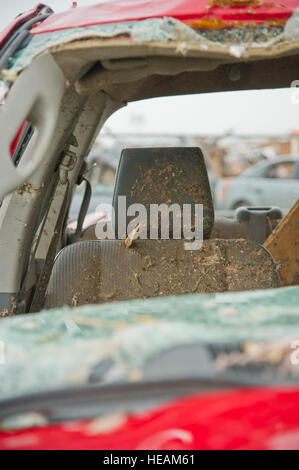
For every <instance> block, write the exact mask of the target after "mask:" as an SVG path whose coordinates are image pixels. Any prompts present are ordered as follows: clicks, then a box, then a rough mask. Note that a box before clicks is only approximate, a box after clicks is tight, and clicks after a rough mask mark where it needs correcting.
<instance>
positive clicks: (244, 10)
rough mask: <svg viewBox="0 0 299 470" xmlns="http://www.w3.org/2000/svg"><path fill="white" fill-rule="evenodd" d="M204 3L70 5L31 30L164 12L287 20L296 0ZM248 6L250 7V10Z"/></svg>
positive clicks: (117, 0)
mask: <svg viewBox="0 0 299 470" xmlns="http://www.w3.org/2000/svg"><path fill="white" fill-rule="evenodd" d="M207 4H208V0H159V1H152V0H111V1H110V2H107V3H101V4H97V5H91V6H88V7H81V8H71V9H70V10H67V11H64V12H62V13H58V14H56V15H52V16H50V17H49V18H47V19H46V20H45V21H44V22H43V23H42V24H40V25H39V26H37V27H35V28H34V29H33V31H32V33H33V34H40V33H47V32H52V31H57V30H60V29H67V28H78V27H83V26H91V25H96V24H104V23H117V22H122V21H138V20H144V19H147V18H163V17H164V16H168V17H173V18H176V19H178V20H181V21H187V20H192V19H202V18H207V17H213V18H216V19H222V20H226V21H245V22H246V21H252V20H254V21H255V22H261V23H263V22H264V21H266V20H267V19H280V20H287V19H288V18H289V17H290V16H291V14H292V12H293V11H294V10H295V8H297V7H298V0H279V2H273V3H272V2H267V1H266V2H265V3H263V4H262V5H260V6H258V7H251V8H249V7H248V6H233V7H229V8H223V7H217V6H216V7H213V8H207ZM278 4H279V5H282V6H283V7H285V8H282V7H281V6H279V5H278ZM273 5H274V6H273ZM275 5H277V6H275ZM248 10H249V11H250V10H253V11H254V14H251V13H250V12H249V11H248Z"/></svg>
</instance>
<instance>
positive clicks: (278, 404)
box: [0, 388, 299, 450]
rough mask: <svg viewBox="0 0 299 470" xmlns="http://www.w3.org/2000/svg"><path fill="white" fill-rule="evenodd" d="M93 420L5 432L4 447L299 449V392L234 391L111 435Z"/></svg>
mask: <svg viewBox="0 0 299 470" xmlns="http://www.w3.org/2000/svg"><path fill="white" fill-rule="evenodd" d="M91 429H92V428H91V426H90V421H80V422H73V423H64V424H59V425H53V426H49V427H45V428H35V429H29V430H24V431H17V432H7V433H3V432H2V433H0V449H1V450H3V449H105V450H114V449H121V450H122V449H129V450H135V449H157V450H161V449H168V450H169V449H182V450H183V449H184V450H187V449H191V450H196V449H205V450H210V449H212V450H215V449H222V450H227V449H229V450H232V449H238V450H241V449H246V450H251V449H263V450H269V449H271V450H277V449H292V450H299V389H298V388H259V389H248V390H228V391H220V392H218V393H216V392H215V393H205V394H200V395H194V396H189V397H185V398H182V399H180V400H177V401H175V402H172V403H169V404H167V405H165V406H162V407H160V408H159V409H157V410H154V411H151V412H145V413H143V414H138V415H131V416H129V417H128V418H127V420H125V422H122V423H120V424H119V427H117V428H116V429H114V430H113V431H110V432H107V433H97V434H95V433H92V432H91Z"/></svg>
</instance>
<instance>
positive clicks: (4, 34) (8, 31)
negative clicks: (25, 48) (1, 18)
mask: <svg viewBox="0 0 299 470" xmlns="http://www.w3.org/2000/svg"><path fill="white" fill-rule="evenodd" d="M43 8H46V5H44V4H43V3H39V4H37V5H36V6H35V7H34V8H32V10H29V11H27V12H26V13H21V14H20V15H18V16H17V17H16V18H15V19H14V21H12V23H10V24H9V25H8V26H7V27H6V28H5V29H4V30H3V31H1V32H0V50H1V48H2V47H3V46H4V45H5V44H6V42H7V41H8V40H9V39H10V37H11V36H12V35H13V34H14V33H15V31H16V30H17V29H19V28H20V26H22V24H24V23H25V22H26V21H29V20H31V19H32V18H34V17H35V16H37V15H38V14H39V12H40V11H41V10H42V9H43Z"/></svg>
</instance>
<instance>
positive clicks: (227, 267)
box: [45, 240, 278, 308]
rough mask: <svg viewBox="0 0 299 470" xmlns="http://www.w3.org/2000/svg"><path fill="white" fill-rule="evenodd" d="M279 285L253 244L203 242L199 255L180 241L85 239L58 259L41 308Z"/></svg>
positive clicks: (266, 256)
mask: <svg viewBox="0 0 299 470" xmlns="http://www.w3.org/2000/svg"><path fill="white" fill-rule="evenodd" d="M277 286H278V277H277V272H276V267H275V264H274V262H273V260H272V257H271V256H270V255H269V253H268V252H267V251H266V250H265V248H263V246H261V245H258V244H257V243H256V242H253V241H251V240H205V241H204V243H203V247H202V248H201V250H199V251H186V250H185V249H184V243H183V241H182V240H137V241H136V242H135V243H134V245H132V247H131V248H129V249H128V248H126V247H125V245H124V242H123V241H122V240H115V241H113V240H104V241H98V240H89V241H84V242H78V243H75V244H74V245H70V246H68V247H66V248H64V249H63V250H62V251H61V252H60V253H59V255H58V256H57V259H56V262H55V265H54V268H53V272H52V276H51V279H50V282H49V285H48V291H47V297H46V304H45V307H46V308H53V307H60V306H62V305H70V306H76V305H83V304H100V303H104V302H111V301H115V300H132V299H139V298H148V297H157V296H165V295H181V294H190V293H211V292H225V291H242V290H253V289H267V288H271V287H277Z"/></svg>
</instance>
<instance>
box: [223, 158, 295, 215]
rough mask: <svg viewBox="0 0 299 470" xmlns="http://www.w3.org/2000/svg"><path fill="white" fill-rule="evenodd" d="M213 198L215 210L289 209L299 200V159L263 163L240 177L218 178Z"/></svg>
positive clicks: (249, 169)
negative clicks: (263, 207)
mask: <svg viewBox="0 0 299 470" xmlns="http://www.w3.org/2000/svg"><path fill="white" fill-rule="evenodd" d="M214 197H215V205H216V208H217V209H218V210H232V209H237V208H238V207H240V206H269V205H270V206H278V207H280V208H281V209H289V208H290V207H292V205H293V204H294V203H295V202H296V201H297V199H298V198H299V157H290V156H288V157H282V158H279V159H275V160H267V161H263V162H262V163H259V164H257V165H254V166H252V167H251V168H248V169H247V170H246V171H244V172H243V173H242V174H241V175H240V176H236V177H234V178H219V179H218V180H217V182H216V184H215V191H214Z"/></svg>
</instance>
